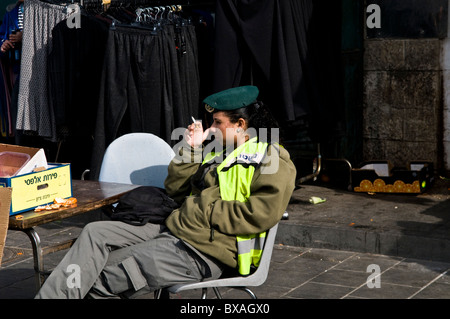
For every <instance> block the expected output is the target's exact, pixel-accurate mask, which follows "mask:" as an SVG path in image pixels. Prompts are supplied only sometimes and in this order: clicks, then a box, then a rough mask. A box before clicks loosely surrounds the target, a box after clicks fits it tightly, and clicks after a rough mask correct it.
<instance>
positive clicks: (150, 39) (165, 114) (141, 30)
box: [90, 7, 200, 179]
mask: <svg viewBox="0 0 450 319" xmlns="http://www.w3.org/2000/svg"><path fill="white" fill-rule="evenodd" d="M116 9H117V10H119V11H120V7H118V8H116ZM117 10H116V12H114V16H113V17H114V20H113V22H112V23H111V28H110V30H109V34H108V40H107V44H106V51H105V57H104V67H103V73H102V79H101V87H100V97H99V103H98V106H97V110H98V111H97V117H96V125H95V134H94V142H93V148H92V160H91V166H90V170H91V173H90V178H91V179H97V178H98V174H99V171H100V165H101V161H102V159H103V154H104V151H105V150H106V148H107V146H108V145H109V144H110V143H111V142H112V141H113V140H114V139H116V138H117V137H119V136H121V135H123V134H126V133H131V132H147V133H152V134H155V135H157V136H159V137H161V138H162V139H164V140H165V141H166V142H168V143H169V144H171V143H172V142H173V141H172V139H171V134H172V131H173V129H174V128H176V127H186V126H187V125H189V123H190V118H191V116H194V117H196V118H197V116H198V109H199V81H200V79H199V74H198V58H197V42H196V34H195V27H194V26H193V25H192V24H191V23H190V22H189V21H188V20H187V19H184V18H182V17H181V16H178V15H176V12H174V11H172V8H171V7H155V8H153V7H149V8H139V9H138V10H136V21H135V22H133V23H124V22H121V21H120V20H118V19H120V16H118V12H117Z"/></svg>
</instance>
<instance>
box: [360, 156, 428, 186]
mask: <svg viewBox="0 0 450 319" xmlns="http://www.w3.org/2000/svg"><path fill="white" fill-rule="evenodd" d="M433 182H434V165H433V163H432V162H428V161H413V162H410V163H408V164H407V166H406V168H402V167H392V165H391V163H390V162H389V161H373V162H367V163H364V165H362V167H361V168H354V169H352V187H353V190H354V191H355V192H361V193H402V194H420V193H423V192H425V191H426V190H428V189H429V188H430V187H431V185H432V184H433Z"/></svg>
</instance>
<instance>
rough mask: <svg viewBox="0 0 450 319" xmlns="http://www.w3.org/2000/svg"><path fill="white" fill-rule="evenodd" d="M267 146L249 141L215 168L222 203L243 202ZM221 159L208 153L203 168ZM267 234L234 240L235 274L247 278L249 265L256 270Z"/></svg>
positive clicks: (242, 236) (245, 236) (240, 237)
mask: <svg viewBox="0 0 450 319" xmlns="http://www.w3.org/2000/svg"><path fill="white" fill-rule="evenodd" d="M267 146H268V143H263V142H258V141H257V138H256V137H255V138H252V139H251V140H249V141H247V142H246V143H244V144H242V145H240V146H239V147H238V148H236V149H235V150H234V151H233V152H232V153H231V154H230V155H228V156H227V157H226V158H225V160H224V161H223V162H222V163H221V164H220V165H219V166H218V167H217V175H218V179H219V189H220V196H221V198H222V200H226V201H231V200H237V201H240V202H246V201H247V200H248V197H250V195H251V194H250V186H251V182H252V179H253V174H254V172H255V169H256V168H257V167H259V165H260V164H261V162H262V160H263V158H264V157H265V154H266V151H267ZM219 155H221V153H219V154H214V153H210V154H208V155H207V156H206V158H205V160H204V161H203V164H205V163H207V162H209V161H211V160H213V159H214V158H215V157H217V156H219ZM265 238H266V232H262V233H260V234H242V235H238V236H236V241H237V243H236V244H237V253H238V256H237V259H238V270H239V273H240V274H241V275H248V274H250V268H251V265H254V266H255V267H258V266H259V262H260V259H261V254H262V249H263V247H264V241H265Z"/></svg>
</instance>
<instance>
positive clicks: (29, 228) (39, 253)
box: [8, 180, 139, 289]
mask: <svg viewBox="0 0 450 319" xmlns="http://www.w3.org/2000/svg"><path fill="white" fill-rule="evenodd" d="M138 186H139V185H129V184H117V183H105V182H97V181H85V180H73V181H72V189H73V197H75V198H76V199H77V207H73V208H61V209H58V210H53V211H44V212H34V211H28V212H25V213H20V214H18V215H14V216H11V217H10V218H9V226H8V229H9V230H19V231H23V232H25V233H26V234H27V235H28V237H29V238H30V240H31V245H32V248H33V258H34V269H35V273H36V286H37V289H39V288H40V287H41V285H42V283H43V276H44V275H45V271H44V262H43V256H44V255H46V254H48V253H51V252H55V251H58V250H61V249H66V248H68V247H70V246H71V244H72V243H73V241H74V240H69V241H66V242H64V243H61V244H58V245H53V246H50V247H46V248H45V249H43V248H42V247H41V241H40V238H39V235H38V234H37V232H36V229H35V227H36V226H39V225H43V224H47V223H50V222H54V221H58V220H61V219H64V218H68V217H72V216H76V215H80V214H84V213H88V212H90V211H93V210H96V209H99V208H102V207H105V206H108V205H111V204H114V203H116V202H117V201H118V200H119V198H120V197H121V196H122V195H123V194H125V193H127V192H129V191H130V190H132V189H134V188H136V187H138Z"/></svg>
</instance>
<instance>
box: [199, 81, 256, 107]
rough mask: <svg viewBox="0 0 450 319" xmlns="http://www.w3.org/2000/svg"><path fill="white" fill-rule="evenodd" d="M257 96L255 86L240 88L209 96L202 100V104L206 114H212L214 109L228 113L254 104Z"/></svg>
mask: <svg viewBox="0 0 450 319" xmlns="http://www.w3.org/2000/svg"><path fill="white" fill-rule="evenodd" d="M258 94H259V90H258V88H257V87H256V86H251V85H248V86H240V87H235V88H231V89H228V90H225V91H221V92H218V93H215V94H213V95H210V96H208V97H207V98H206V99H204V100H203V103H205V108H206V110H207V111H208V112H213V111H214V110H215V109H216V110H220V111H230V110H236V109H240V108H241V107H246V106H247V105H250V104H252V103H255V102H256V98H257V97H258Z"/></svg>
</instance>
